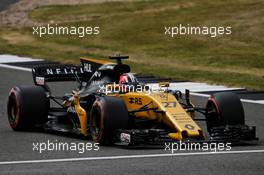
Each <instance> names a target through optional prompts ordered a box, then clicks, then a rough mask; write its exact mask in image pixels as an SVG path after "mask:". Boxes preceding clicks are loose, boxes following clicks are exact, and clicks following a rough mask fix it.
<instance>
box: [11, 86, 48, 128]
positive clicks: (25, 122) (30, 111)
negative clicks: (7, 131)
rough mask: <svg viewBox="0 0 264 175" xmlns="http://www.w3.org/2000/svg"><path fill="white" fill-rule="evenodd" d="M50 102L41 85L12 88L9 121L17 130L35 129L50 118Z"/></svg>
mask: <svg viewBox="0 0 264 175" xmlns="http://www.w3.org/2000/svg"><path fill="white" fill-rule="evenodd" d="M49 106H50V102H49V99H48V98H47V96H46V91H45V90H44V89H43V88H42V87H39V86H20V87H14V88H12V89H11V90H10V93H9V97H8V102H7V114H8V121H9V124H10V126H11V128H12V129H13V130H15V131H26V130H31V129H34V128H35V126H36V125H37V124H44V123H45V122H46V121H47V119H48V111H49Z"/></svg>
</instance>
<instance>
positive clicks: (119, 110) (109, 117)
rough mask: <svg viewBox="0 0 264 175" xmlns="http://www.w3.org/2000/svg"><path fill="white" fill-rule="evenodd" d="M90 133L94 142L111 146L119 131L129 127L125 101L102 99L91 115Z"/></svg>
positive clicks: (95, 104)
mask: <svg viewBox="0 0 264 175" xmlns="http://www.w3.org/2000/svg"><path fill="white" fill-rule="evenodd" d="M90 116H91V118H90V131H91V135H92V138H93V140H94V142H97V143H99V144H102V145H111V144H113V142H114V133H115V131H116V130H117V129H126V128H127V127H128V111H127V108H126V105H125V104H124V102H123V100H122V99H120V98H117V97H108V96H105V97H100V98H98V99H97V100H95V102H94V104H93V106H92V109H91V113H90Z"/></svg>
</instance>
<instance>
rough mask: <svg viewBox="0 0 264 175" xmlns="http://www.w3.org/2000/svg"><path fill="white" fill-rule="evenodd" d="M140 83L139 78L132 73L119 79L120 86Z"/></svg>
mask: <svg viewBox="0 0 264 175" xmlns="http://www.w3.org/2000/svg"><path fill="white" fill-rule="evenodd" d="M136 83H138V81H137V78H136V77H135V76H134V75H133V74H132V73H124V74H121V75H120V77H119V84H120V85H122V84H136Z"/></svg>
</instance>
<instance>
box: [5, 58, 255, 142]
mask: <svg viewBox="0 0 264 175" xmlns="http://www.w3.org/2000/svg"><path fill="white" fill-rule="evenodd" d="M127 58H128V57H127V56H113V57H110V59H114V60H116V61H117V63H104V62H102V61H95V60H92V59H87V58H81V66H73V65H51V66H48V67H47V66H40V67H36V68H33V69H32V74H33V80H34V83H35V86H16V87H14V88H12V89H11V91H10V93H9V99H8V105H7V111H8V120H9V123H10V126H11V127H12V128H13V130H15V131H25V130H33V129H36V128H41V129H43V130H44V131H56V132H66V133H74V134H77V135H81V136H84V137H88V138H89V137H90V138H92V139H93V140H94V142H97V143H100V144H104V145H109V144H120V145H129V146H137V145H162V144H164V142H177V141H195V142H196V141H197V142H206V141H209V142H232V143H236V142H244V141H245V142H248V141H249V142H251V141H254V140H257V138H256V128H255V127H254V126H248V125H246V124H245V119H244V110H243V106H242V103H241V101H240V99H239V98H238V97H237V96H236V95H235V94H233V93H230V92H221V93H216V94H214V95H212V96H211V97H210V98H209V99H208V102H207V104H206V106H205V107H204V108H201V107H197V106H194V105H193V104H192V102H191V100H190V93H189V91H188V90H186V92H185V93H184V94H185V95H183V93H182V92H181V91H177V90H170V89H169V83H167V82H161V83H159V87H158V88H157V89H152V87H151V86H149V85H147V84H144V83H142V82H139V81H138V80H137V78H136V77H135V76H134V74H132V73H130V67H129V66H128V65H126V64H123V63H122V60H123V59H127ZM72 80H73V81H77V82H78V83H79V86H78V87H77V89H76V90H73V92H72V93H69V94H65V95H64V96H60V97H57V96H53V95H52V93H51V90H50V88H49V86H48V85H47V82H57V81H72ZM54 104H55V105H54ZM197 113H200V114H202V116H204V117H203V118H201V117H199V118H198V117H197V116H196V114H197ZM200 116H201V115H200ZM197 120H203V121H205V122H206V126H207V129H204V130H203V129H201V127H200V126H199V125H198V123H199V122H197ZM206 130H207V131H206Z"/></svg>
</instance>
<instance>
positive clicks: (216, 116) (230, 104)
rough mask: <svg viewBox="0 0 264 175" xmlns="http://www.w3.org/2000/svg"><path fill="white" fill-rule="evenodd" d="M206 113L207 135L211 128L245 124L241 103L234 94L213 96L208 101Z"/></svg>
mask: <svg viewBox="0 0 264 175" xmlns="http://www.w3.org/2000/svg"><path fill="white" fill-rule="evenodd" d="M206 111H207V112H206V124H207V130H208V132H209V133H210V131H211V129H212V128H213V127H218V126H226V125H244V124H245V115H244V109H243V106H242V103H241V101H240V99H239V98H238V96H237V95H236V94H234V93H230V92H220V93H216V94H213V95H212V96H211V97H210V98H209V99H208V102H207V105H206Z"/></svg>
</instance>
